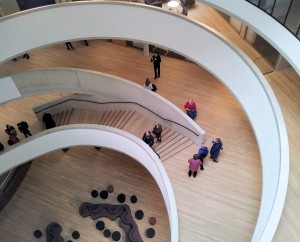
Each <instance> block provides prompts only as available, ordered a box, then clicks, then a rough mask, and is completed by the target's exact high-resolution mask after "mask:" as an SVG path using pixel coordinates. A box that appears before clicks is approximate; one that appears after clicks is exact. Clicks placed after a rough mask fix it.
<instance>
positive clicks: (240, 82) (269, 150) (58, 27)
mask: <svg viewBox="0 0 300 242" xmlns="http://www.w3.org/2000/svg"><path fill="white" fill-rule="evenodd" d="M237 2H238V1H237ZM237 2H235V3H234V4H236V3H237ZM225 3H226V4H228V3H227V1H224V4H225ZM252 7H253V6H252ZM74 13H80V18H79V17H78V15H77V14H74ZM53 16H55V18H53ZM252 17H253V16H252ZM153 19H155V20H156V21H153ZM62 23H63V24H62ZM45 26H47V29H46V28H45ZM74 26H76V28H74ZM174 26H176V29H181V30H184V32H182V31H174ZM70 29H72V31H69V30H70ZM0 33H1V35H2V36H1V38H0V46H5V49H3V50H1V52H2V53H1V55H0V63H1V62H4V61H5V60H10V59H11V58H13V57H14V56H17V55H19V54H21V53H25V52H28V51H30V50H33V49H35V48H39V47H42V46H46V45H50V44H52V43H63V42H65V41H67V40H76V39H88V38H109V39H118V38H120V39H132V40H137V41H144V42H148V43H155V44H156V45H159V46H165V47H166V48H167V49H169V50H174V51H176V52H178V53H181V54H182V55H185V56H186V57H188V58H189V59H191V60H193V61H194V62H196V63H198V64H200V65H202V66H204V67H205V68H206V69H207V70H208V71H210V72H211V73H213V74H214V75H215V76H216V77H217V78H218V79H219V80H220V81H221V82H222V83H223V84H224V85H225V86H227V87H228V89H229V90H231V92H232V93H233V94H234V95H235V96H236V98H237V99H238V100H239V102H240V104H241V106H242V107H243V108H244V110H245V112H246V114H247V116H248V118H249V121H250V123H251V125H252V127H253V130H254V133H255V135H256V139H257V142H258V146H259V150H260V155H261V160H262V174H263V184H262V199H261V206H260V211H259V216H258V220H257V224H256V228H255V231H254V234H253V237H252V241H253V242H256V241H261V242H266V241H271V239H272V237H273V235H274V233H275V230H276V228H277V225H278V222H279V219H280V216H281V212H282V209H283V205H284V200H285V195H286V189H287V184H288V171H289V148H288V139H287V133H286V128H285V124H284V120H283V117H282V114H281V111H280V108H279V105H278V103H277V100H276V98H275V96H274V94H273V92H272V90H271V88H270V86H269V85H268V83H267V81H266V80H265V78H264V77H263V75H262V74H261V73H260V71H259V70H258V69H257V68H256V66H254V64H253V63H252V61H251V60H249V59H248V58H247V57H246V56H245V55H243V53H242V52H241V51H239V50H238V49H236V48H235V47H234V46H233V45H232V44H230V43H227V42H226V41H225V40H224V38H223V37H222V36H219V35H218V34H217V33H215V32H214V31H213V30H210V29H208V28H207V27H205V26H202V25H200V24H198V23H195V22H193V21H191V20H188V19H187V18H186V17H184V16H182V15H178V14H173V13H171V12H166V11H164V10H162V9H159V8H155V7H148V6H145V5H139V4H130V3H121V2H93V3H87V2H80V3H71V4H63V5H56V6H48V7H44V8H40V9H34V10H31V11H26V12H23V13H21V14H19V15H15V16H9V17H4V18H2V19H0ZM32 33H36V35H35V36H34V38H33V36H32ZM157 33H162V34H157ZM0 90H1V88H0ZM254 99H255V101H254ZM258 104H259V105H258ZM270 141H271V142H270Z"/></svg>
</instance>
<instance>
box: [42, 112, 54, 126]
mask: <svg viewBox="0 0 300 242" xmlns="http://www.w3.org/2000/svg"><path fill="white" fill-rule="evenodd" d="M43 122H44V124H45V128H46V129H51V128H54V127H56V124H55V121H54V120H53V118H52V115H51V114H50V113H47V112H46V113H44V115H43Z"/></svg>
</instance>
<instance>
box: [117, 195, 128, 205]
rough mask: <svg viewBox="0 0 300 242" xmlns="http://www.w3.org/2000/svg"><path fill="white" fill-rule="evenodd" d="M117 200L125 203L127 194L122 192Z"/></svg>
mask: <svg viewBox="0 0 300 242" xmlns="http://www.w3.org/2000/svg"><path fill="white" fill-rule="evenodd" d="M117 200H118V202H119V203H124V202H125V200H126V196H125V194H123V193H120V194H119V195H118V197H117Z"/></svg>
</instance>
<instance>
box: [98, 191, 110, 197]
mask: <svg viewBox="0 0 300 242" xmlns="http://www.w3.org/2000/svg"><path fill="white" fill-rule="evenodd" d="M100 197H101V198H102V199H106V198H107V197H108V192H107V191H106V190H102V191H101V192H100Z"/></svg>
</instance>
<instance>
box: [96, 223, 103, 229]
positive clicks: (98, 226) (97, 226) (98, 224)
mask: <svg viewBox="0 0 300 242" xmlns="http://www.w3.org/2000/svg"><path fill="white" fill-rule="evenodd" d="M96 228H97V229H98V230H103V229H104V228H105V223H104V222H103V221H98V222H97V223H96Z"/></svg>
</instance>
